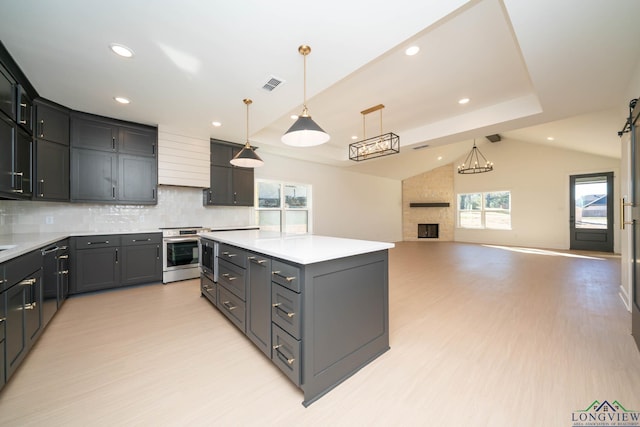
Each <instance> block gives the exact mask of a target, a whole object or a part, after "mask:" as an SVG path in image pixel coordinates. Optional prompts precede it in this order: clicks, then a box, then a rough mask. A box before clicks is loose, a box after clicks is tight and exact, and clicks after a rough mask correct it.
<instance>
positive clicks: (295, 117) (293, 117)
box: [289, 114, 298, 120]
mask: <svg viewBox="0 0 640 427" xmlns="http://www.w3.org/2000/svg"><path fill="white" fill-rule="evenodd" d="M289 117H291V120H298V116H297V115H295V114H292V115H291V116H289Z"/></svg>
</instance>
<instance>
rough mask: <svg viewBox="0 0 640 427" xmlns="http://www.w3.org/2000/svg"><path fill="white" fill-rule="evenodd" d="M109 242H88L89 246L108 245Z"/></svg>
mask: <svg viewBox="0 0 640 427" xmlns="http://www.w3.org/2000/svg"><path fill="white" fill-rule="evenodd" d="M108 244H109V241H108V240H105V241H104V242H87V245H108Z"/></svg>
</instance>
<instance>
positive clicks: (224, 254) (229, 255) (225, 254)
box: [222, 251, 238, 258]
mask: <svg viewBox="0 0 640 427" xmlns="http://www.w3.org/2000/svg"><path fill="white" fill-rule="evenodd" d="M222 255H223V256H226V257H227V258H233V257H234V256H236V255H238V254H232V253H230V252H229V251H224V252H222Z"/></svg>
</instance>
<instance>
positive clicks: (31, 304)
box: [24, 270, 42, 348]
mask: <svg viewBox="0 0 640 427" xmlns="http://www.w3.org/2000/svg"><path fill="white" fill-rule="evenodd" d="M27 280H28V281H29V282H30V285H29V286H27V289H26V293H27V294H26V298H27V303H26V304H25V308H24V310H25V316H24V325H25V326H24V328H25V339H26V341H27V348H31V346H32V345H33V344H34V343H35V341H36V339H38V337H39V336H40V333H41V332H42V270H38V271H36V272H34V273H33V274H31V275H29V278H28V279H27Z"/></svg>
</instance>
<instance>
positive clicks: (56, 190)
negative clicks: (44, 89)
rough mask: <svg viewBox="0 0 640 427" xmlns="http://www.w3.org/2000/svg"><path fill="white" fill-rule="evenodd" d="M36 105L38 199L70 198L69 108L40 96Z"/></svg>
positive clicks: (36, 182)
mask: <svg viewBox="0 0 640 427" xmlns="http://www.w3.org/2000/svg"><path fill="white" fill-rule="evenodd" d="M34 109H35V129H34V136H35V163H34V182H35V185H34V191H33V199H34V200H51V201H68V200H69V170H70V164H69V110H68V109H66V108H64V107H62V106H59V105H57V104H55V103H53V102H50V101H47V100H45V99H42V98H38V99H36V100H35V101H34Z"/></svg>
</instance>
